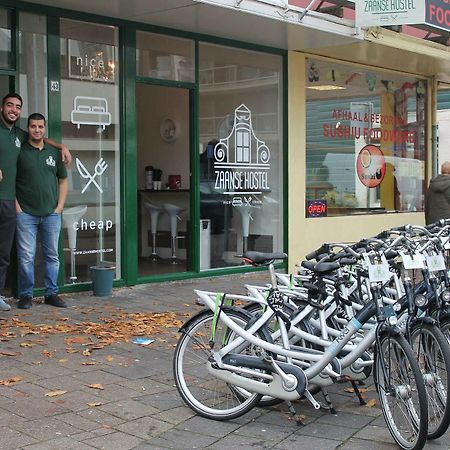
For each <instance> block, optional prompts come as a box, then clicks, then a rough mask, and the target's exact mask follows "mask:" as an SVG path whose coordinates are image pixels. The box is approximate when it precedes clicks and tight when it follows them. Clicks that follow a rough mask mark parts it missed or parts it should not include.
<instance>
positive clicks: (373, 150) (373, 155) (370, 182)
mask: <svg viewBox="0 0 450 450" xmlns="http://www.w3.org/2000/svg"><path fill="white" fill-rule="evenodd" d="M356 173H357V174H358V178H359V180H360V181H361V183H362V184H363V185H364V186H367V187H368V188H374V187H377V186H378V185H379V184H381V182H382V181H383V179H384V176H385V175H386V161H385V159H384V155H383V152H382V151H381V150H380V149H379V148H378V147H376V146H375V145H366V146H365V147H363V148H362V149H361V151H360V152H359V154H358V157H357V158H356Z"/></svg>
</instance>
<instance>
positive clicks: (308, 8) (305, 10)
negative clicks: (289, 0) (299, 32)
mask: <svg viewBox="0 0 450 450" xmlns="http://www.w3.org/2000/svg"><path fill="white" fill-rule="evenodd" d="M314 3H316V0H311V1H310V2H309V4H308V6H307V7H306V8H305V9H304V10H303V11H302V12H301V14H300V15H299V17H298V21H299V22H301V21H302V20H303V17H305V16H306V14H308V12H309V10H310V9H311V8H312V7H313V5H314Z"/></svg>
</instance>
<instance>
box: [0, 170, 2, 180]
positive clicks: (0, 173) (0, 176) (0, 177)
mask: <svg viewBox="0 0 450 450" xmlns="http://www.w3.org/2000/svg"><path fill="white" fill-rule="evenodd" d="M2 180H3V172H2V169H0V181H2Z"/></svg>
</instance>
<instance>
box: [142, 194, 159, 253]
mask: <svg viewBox="0 0 450 450" xmlns="http://www.w3.org/2000/svg"><path fill="white" fill-rule="evenodd" d="M144 208H145V209H146V210H147V212H148V215H149V216H150V231H151V233H152V253H151V255H150V259H151V260H152V261H157V260H158V259H160V258H159V256H158V255H157V253H156V232H157V231H158V217H159V214H160V213H161V211H162V207H161V206H158V205H155V204H154V203H150V202H144Z"/></svg>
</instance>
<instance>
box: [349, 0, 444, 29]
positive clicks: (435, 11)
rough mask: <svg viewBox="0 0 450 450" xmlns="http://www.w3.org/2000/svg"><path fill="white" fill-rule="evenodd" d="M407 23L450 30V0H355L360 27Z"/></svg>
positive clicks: (357, 20) (357, 23)
mask: <svg viewBox="0 0 450 450" xmlns="http://www.w3.org/2000/svg"><path fill="white" fill-rule="evenodd" d="M407 24H409V25H418V24H425V25H430V26H432V27H435V28H440V29H442V30H447V31H450V0H355V25H356V26H358V27H372V26H388V25H407Z"/></svg>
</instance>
